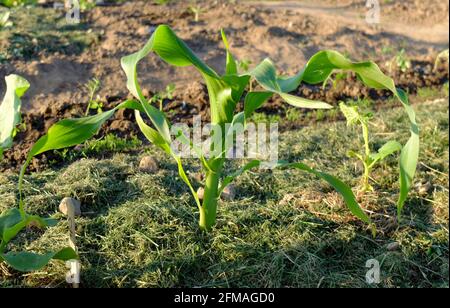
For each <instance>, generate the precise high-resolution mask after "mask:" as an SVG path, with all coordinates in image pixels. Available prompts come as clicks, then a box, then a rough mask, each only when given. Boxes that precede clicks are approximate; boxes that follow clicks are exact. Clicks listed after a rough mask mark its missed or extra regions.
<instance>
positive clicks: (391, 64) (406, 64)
mask: <svg viewBox="0 0 450 308" xmlns="http://www.w3.org/2000/svg"><path fill="white" fill-rule="evenodd" d="M387 67H388V69H389V71H390V72H393V71H394V70H395V69H399V70H400V71H402V72H403V73H404V72H406V71H407V70H408V69H410V68H411V60H409V58H408V57H407V56H406V51H405V50H404V49H402V50H400V51H399V52H397V54H396V55H395V57H393V58H392V59H391V60H390V61H388V62H387Z"/></svg>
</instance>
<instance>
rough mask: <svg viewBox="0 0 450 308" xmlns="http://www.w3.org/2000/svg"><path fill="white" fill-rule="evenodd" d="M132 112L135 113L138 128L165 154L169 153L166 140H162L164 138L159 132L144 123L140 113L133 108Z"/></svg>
mask: <svg viewBox="0 0 450 308" xmlns="http://www.w3.org/2000/svg"><path fill="white" fill-rule="evenodd" d="M134 114H135V117H136V122H137V124H138V126H139V129H140V130H141V132H142V133H143V134H144V136H145V137H146V138H147V139H148V140H149V141H150V142H151V143H153V144H154V145H155V146H157V147H159V148H160V149H162V150H163V151H164V152H166V153H167V154H170V146H169V144H168V143H167V141H166V140H164V138H163V137H162V136H161V134H160V133H159V132H158V131H156V130H154V129H153V128H151V127H150V126H148V125H146V124H145V122H144V120H143V119H142V117H141V114H140V112H139V111H138V110H135V112H134Z"/></svg>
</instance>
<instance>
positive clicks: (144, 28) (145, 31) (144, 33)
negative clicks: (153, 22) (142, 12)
mask: <svg viewBox="0 0 450 308" xmlns="http://www.w3.org/2000/svg"><path fill="white" fill-rule="evenodd" d="M136 33H137V34H139V35H141V36H147V35H148V36H150V28H149V27H147V26H142V27H139V29H137V31H136Z"/></svg>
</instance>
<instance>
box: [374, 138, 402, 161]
mask: <svg viewBox="0 0 450 308" xmlns="http://www.w3.org/2000/svg"><path fill="white" fill-rule="evenodd" d="M401 150H402V145H401V144H400V143H398V142H397V141H394V140H391V141H388V142H387V143H386V144H385V145H383V146H382V147H381V148H380V149H379V150H378V152H377V153H372V154H371V155H370V159H372V161H373V163H372V164H374V163H376V162H378V161H381V160H383V159H385V158H386V157H388V156H389V155H392V154H394V153H395V152H399V151H401Z"/></svg>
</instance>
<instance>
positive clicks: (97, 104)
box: [84, 78, 103, 116]
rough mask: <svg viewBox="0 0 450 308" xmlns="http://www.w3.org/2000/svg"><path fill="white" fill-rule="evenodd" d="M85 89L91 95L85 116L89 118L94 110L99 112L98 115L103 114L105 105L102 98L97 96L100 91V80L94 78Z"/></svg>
mask: <svg viewBox="0 0 450 308" xmlns="http://www.w3.org/2000/svg"><path fill="white" fill-rule="evenodd" d="M85 88H86V90H87V91H88V93H89V101H88V106H87V108H86V111H85V113H84V115H85V116H87V115H88V114H89V111H90V110H92V109H93V110H97V113H102V111H103V103H102V102H101V100H100V96H98V95H97V96H96V93H97V91H98V90H99V89H100V80H98V79H97V78H92V79H91V80H89V82H88V83H87V85H86V86H85ZM95 96H96V97H95ZM94 97H95V98H94Z"/></svg>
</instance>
